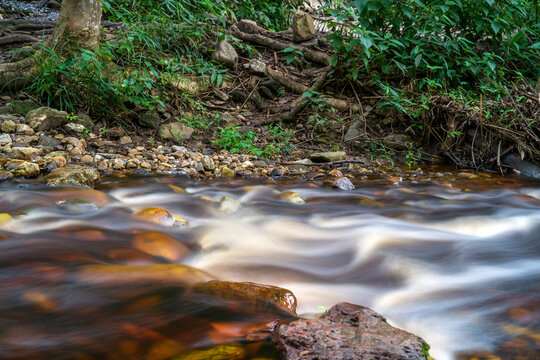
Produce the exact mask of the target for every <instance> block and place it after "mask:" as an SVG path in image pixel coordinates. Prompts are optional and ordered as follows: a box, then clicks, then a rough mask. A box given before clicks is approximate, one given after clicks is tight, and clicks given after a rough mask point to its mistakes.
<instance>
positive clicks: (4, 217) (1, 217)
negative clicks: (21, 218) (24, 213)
mask: <svg viewBox="0 0 540 360" xmlns="http://www.w3.org/2000/svg"><path fill="white" fill-rule="evenodd" d="M11 220H13V217H12V216H11V215H9V214H7V213H1V214H0V226H2V225H4V224H5V223H7V222H8V221H11Z"/></svg>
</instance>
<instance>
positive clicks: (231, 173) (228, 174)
mask: <svg viewBox="0 0 540 360" xmlns="http://www.w3.org/2000/svg"><path fill="white" fill-rule="evenodd" d="M234 175H235V172H234V170H232V169H229V168H228V167H227V166H224V167H223V168H222V169H221V176H223V177H233V176H234Z"/></svg>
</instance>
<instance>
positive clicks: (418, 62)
mask: <svg viewBox="0 0 540 360" xmlns="http://www.w3.org/2000/svg"><path fill="white" fill-rule="evenodd" d="M420 61H422V54H418V55H416V58H415V59H414V66H415V67H418V65H420Z"/></svg>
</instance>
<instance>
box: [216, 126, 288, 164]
mask: <svg viewBox="0 0 540 360" xmlns="http://www.w3.org/2000/svg"><path fill="white" fill-rule="evenodd" d="M292 137H293V133H292V131H290V130H284V129H282V128H281V127H280V126H279V125H277V126H274V127H271V128H270V129H269V130H268V138H269V140H270V141H271V142H270V144H269V145H267V146H265V147H264V148H260V147H257V145H256V144H257V141H258V139H259V138H258V136H257V134H256V133H255V132H254V131H251V130H250V131H242V130H241V128H240V127H239V126H237V127H234V128H228V129H221V130H220V131H219V133H218V138H217V139H216V140H213V141H212V142H213V143H214V144H216V145H218V146H219V147H221V148H223V149H226V150H228V151H229V152H231V153H243V154H252V155H256V156H262V157H271V156H274V155H277V154H279V153H281V152H288V151H290V150H293V149H295V148H296V147H295V146H294V145H293V144H292Z"/></svg>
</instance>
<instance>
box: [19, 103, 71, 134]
mask: <svg viewBox="0 0 540 360" xmlns="http://www.w3.org/2000/svg"><path fill="white" fill-rule="evenodd" d="M25 118H26V122H27V123H28V125H30V126H31V127H32V129H34V130H36V131H47V130H51V129H56V128H59V127H61V126H62V125H64V124H65V123H66V122H67V121H68V120H69V119H68V114H67V112H65V111H58V110H55V109H51V108H50V107H40V108H39V109H35V110H32V111H29V112H28V114H26V117H25Z"/></svg>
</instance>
